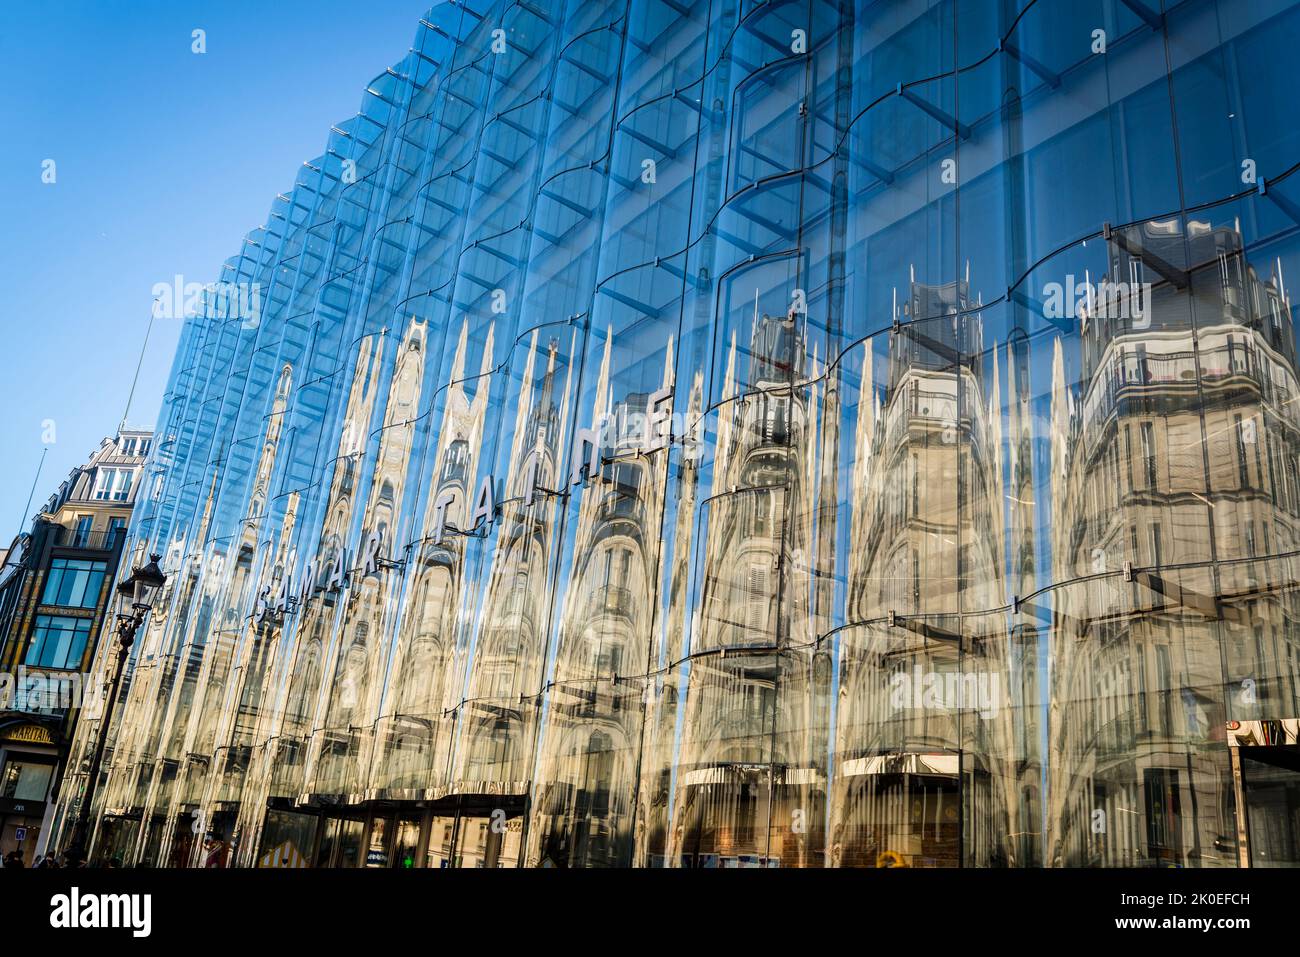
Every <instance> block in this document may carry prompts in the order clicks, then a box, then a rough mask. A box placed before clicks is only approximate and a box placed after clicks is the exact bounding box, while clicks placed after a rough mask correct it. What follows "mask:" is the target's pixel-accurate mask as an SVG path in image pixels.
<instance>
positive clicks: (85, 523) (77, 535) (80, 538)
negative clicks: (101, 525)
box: [72, 515, 95, 548]
mask: <svg viewBox="0 0 1300 957" xmlns="http://www.w3.org/2000/svg"><path fill="white" fill-rule="evenodd" d="M94 527H95V516H93V515H78V516H77V527H76V529H75V531H74V532H73V533H72V544H73V545H74V546H77V547H78V548H80V547H83V546H85V545H86V544H87V543H89V542H90V530H91V529H92V528H94Z"/></svg>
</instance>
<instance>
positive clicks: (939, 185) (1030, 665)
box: [64, 0, 1300, 868]
mask: <svg viewBox="0 0 1300 957" xmlns="http://www.w3.org/2000/svg"><path fill="white" fill-rule="evenodd" d="M552 6H553V7H554V9H553V10H546V11H542V10H537V9H534V8H533V7H531V6H529V7H523V6H519V5H515V4H494V3H490V2H487V0H470V2H462V3H457V4H450V3H447V4H439V5H437V6H435V7H434V8H433V10H431V11H430V13H429V14H428V16H427V17H426V20H425V22H424V23H423V24H422V25H421V27H420V30H419V33H418V35H417V37H416V43H415V45H414V49H413V52H412V54H411V55H410V56H409V57H408V58H407V59H405V60H404V61H402V63H400V64H398V65H397V66H396V67H395V68H394V69H393V70H390V71H386V72H385V73H383V74H382V75H381V76H379V77H378V78H377V79H376V80H375V82H374V83H372V84H371V86H370V87H369V88H368V89H367V91H366V93H365V95H364V98H363V102H362V106H361V110H360V112H359V113H358V114H357V116H356V117H354V118H353V119H352V120H350V121H348V122H346V123H343V124H341V125H340V126H339V127H337V128H336V129H335V130H334V131H333V132H332V133H331V139H330V142H329V149H328V150H327V151H326V153H325V154H323V155H322V156H321V157H320V158H319V159H318V160H317V161H314V162H313V163H310V164H307V165H306V166H305V167H303V169H302V170H301V171H300V172H299V176H298V180H297V182H296V184H295V186H294V189H293V190H292V191H291V192H289V193H286V194H284V195H282V196H280V197H279V198H278V199H277V201H276V204H275V205H274V207H273V209H272V213H271V216H270V217H268V225H267V226H266V227H264V228H262V229H261V230H258V231H257V232H256V233H255V234H254V235H253V236H252V237H250V242H249V243H247V244H245V248H244V251H243V252H241V254H240V256H238V257H236V258H234V259H232V260H230V261H229V263H228V264H227V266H226V269H225V271H224V272H223V278H224V279H226V280H228V281H229V284H230V285H232V286H236V287H237V283H240V282H262V283H264V284H265V285H266V287H267V288H266V292H265V293H264V295H263V296H262V302H263V303H264V304H265V307H264V311H263V314H262V315H261V316H260V317H259V321H258V322H257V323H253V324H249V323H246V322H241V321H238V320H231V319H226V318H206V317H205V318H196V319H193V320H190V321H189V322H187V324H186V327H185V329H184V331H183V334H182V338H181V343H180V346H179V348H178V352H177V356H176V360H175V364H174V367H173V372H172V379H171V382H170V385H169V389H168V392H167V395H166V399H165V402H164V407H163V410H162V413H161V417H160V427H159V433H158V434H159V436H160V439H159V441H158V442H157V443H156V445H155V450H154V454H153V458H152V459H151V462H150V467H151V469H152V470H153V473H154V477H153V478H152V479H151V480H150V481H151V483H153V484H152V486H151V487H154V488H156V489H157V493H156V494H155V495H153V496H152V497H151V498H150V499H149V500H148V501H147V502H144V503H142V504H141V505H140V506H138V507H137V510H136V513H135V517H134V518H133V523H132V526H131V528H130V532H129V545H130V546H131V548H132V549H134V552H133V554H134V553H136V552H142V551H148V550H152V551H158V552H160V553H162V554H163V555H164V556H165V559H164V560H165V563H166V570H167V573H168V576H169V578H168V585H167V589H166V594H165V595H164V597H163V600H162V601H160V603H159V606H158V608H159V610H158V611H156V612H155V615H154V617H153V619H152V620H151V621H150V623H149V625H148V627H147V629H146V630H144V632H143V633H142V637H141V638H140V640H139V641H138V642H137V649H136V652H135V655H136V657H135V658H134V659H133V661H132V666H131V672H130V687H129V690H128V691H127V692H126V693H125V695H124V698H123V705H122V712H121V721H120V725H119V726H118V727H116V728H114V729H113V731H112V734H111V735H110V741H111V754H110V756H109V759H108V760H107V761H106V763H105V771H104V773H105V779H104V781H103V782H102V784H101V786H100V788H99V789H98V790H97V795H98V800H100V801H101V802H102V806H101V807H97V808H96V809H95V817H96V819H97V820H99V821H100V822H101V823H100V826H99V830H98V838H97V841H98V843H97V845H96V846H97V848H98V850H97V851H96V853H97V854H100V855H103V854H107V853H113V854H120V855H121V856H122V857H123V859H124V861H126V862H132V861H135V860H141V859H145V858H148V859H151V860H153V861H174V862H182V863H184V864H185V865H186V866H199V865H200V864H201V863H202V862H205V861H207V862H215V864H214V866H234V867H247V866H313V867H373V868H387V867H398V868H406V867H411V868H419V867H433V868H442V867H556V868H565V867H629V866H634V867H666V868H786V867H890V868H892V867H1152V868H1156V867H1207V868H1208V867H1243V866H1292V865H1293V864H1294V863H1295V862H1296V833H1297V828H1296V807H1297V803H1296V800H1297V799H1296V785H1295V778H1294V771H1295V767H1294V752H1293V751H1292V750H1290V749H1291V748H1293V747H1294V746H1295V744H1294V742H1292V741H1289V740H1285V741H1284V740H1274V739H1275V738H1277V737H1278V734H1283V732H1277V733H1276V734H1275V733H1274V732H1273V731H1271V730H1269V729H1270V728H1272V727H1273V724H1272V722H1276V721H1281V722H1282V725H1281V726H1282V727H1284V728H1289V727H1290V725H1288V724H1287V723H1286V722H1287V721H1289V720H1291V718H1292V716H1294V715H1296V714H1300V624H1298V622H1300V602H1298V600H1297V599H1298V598H1300V362H1298V359H1297V340H1296V325H1295V322H1294V312H1293V306H1292V303H1291V299H1290V295H1291V289H1290V286H1289V285H1288V282H1290V281H1292V280H1293V279H1294V277H1296V276H1300V238H1298V236H1300V234H1298V233H1297V225H1298V224H1300V175H1297V174H1296V170H1297V164H1298V163H1300V155H1297V152H1296V141H1295V137H1294V129H1293V127H1294V124H1293V123H1291V122H1290V121H1289V115H1290V113H1289V108H1290V105H1291V103H1292V102H1293V101H1294V100H1295V93H1296V92H1297V90H1296V87H1297V84H1298V83H1300V81H1298V80H1297V77H1296V72H1295V70H1294V68H1293V65H1292V60H1293V57H1292V56H1291V53H1290V46H1289V39H1288V38H1290V37H1294V36H1297V35H1300V4H1294V3H1279V4H1272V5H1267V6H1266V5H1259V4H1237V3H1229V2H1227V0H1223V2H1216V0H1189V2H1186V3H1180V4H1176V5H1170V6H1168V8H1167V9H1166V10H1165V12H1164V14H1163V15H1162V16H1161V17H1159V18H1158V22H1157V23H1155V24H1153V23H1151V22H1148V21H1146V20H1144V19H1143V18H1142V17H1141V16H1139V15H1138V14H1137V13H1135V12H1134V9H1135V8H1133V7H1131V6H1129V5H1125V4H1113V3H1103V2H1095V3H1094V2H1066V0H1029V2H1026V3H1023V4H1020V5H1019V6H1018V7H1017V8H1016V9H1015V10H1014V11H1012V10H1011V9H1009V8H1008V9H1003V7H1001V6H999V5H996V4H990V5H970V4H958V3H955V2H950V0H944V2H938V3H935V2H919V0H918V2H910V0H905V2H898V3H895V2H890V3H879V2H855V3H837V4H828V3H822V2H794V3H762V4H750V3H730V2H711V3H699V4H691V5H685V6H684V5H682V4H667V3H664V2H663V0H630V2H626V0H624V2H596V3H592V2H582V3H579V2H569V3H560V4H555V5H552ZM498 27H500V28H502V29H504V30H505V31H506V35H507V36H508V37H509V38H511V39H510V42H509V43H508V44H507V49H506V50H505V51H503V52H500V53H493V54H490V55H488V54H485V53H484V51H485V50H490V48H491V42H492V33H491V31H492V30H493V29H496V28H498ZM1097 30H1101V31H1102V32H1103V33H1104V34H1105V38H1106V42H1105V43H1102V44H1101V45H1100V48H1097V39H1096V37H1095V32H1096V31H1097ZM795 31H802V32H803V34H804V36H805V37H806V39H807V41H808V46H807V48H806V49H800V50H797V51H796V50H793V49H791V48H790V47H789V46H788V45H787V44H786V43H784V41H783V38H784V37H788V36H791V35H792V32H795ZM1247 64H1249V66H1248V67H1247V66H1246V65H1247ZM1246 158H1249V160H1250V161H1251V164H1252V165H1251V166H1250V167H1248V168H1249V169H1251V170H1253V171H1254V172H1253V173H1252V175H1253V176H1254V177H1255V178H1254V179H1252V180H1250V181H1249V182H1247V181H1246V180H1243V179H1242V178H1241V177H1242V175H1243V168H1244V167H1243V161H1244V159H1246ZM344 160H347V161H349V162H351V163H354V164H355V166H356V169H357V170H358V171H359V174H360V175H359V178H357V179H356V180H350V179H345V178H344V177H343V176H342V175H341V174H342V169H343V166H342V163H343V161H344ZM220 295H221V290H220V289H218V290H216V291H214V293H213V296H216V297H218V298H219V297H220ZM214 305H220V303H216V304H214ZM212 315H213V316H222V317H224V316H225V315H226V313H225V312H223V311H222V310H221V309H219V308H214V309H213V310H212ZM1256 725H1259V728H1258V729H1256V732H1254V736H1253V737H1249V740H1247V737H1243V734H1242V733H1241V729H1242V728H1247V727H1251V728H1254V727H1255V726H1256ZM1261 729H1262V730H1261ZM93 732H94V724H93V722H91V723H89V724H88V725H87V726H86V727H84V728H83V729H82V732H81V733H82V738H81V739H80V742H79V744H78V747H79V748H80V749H81V750H82V752H83V753H84V749H85V747H86V742H87V741H89V740H90V739H91V738H90V735H92V734H93ZM1285 733H1286V734H1290V733H1291V732H1289V731H1287V732H1285ZM1261 735H1262V736H1263V737H1261ZM1283 736H1285V735H1283ZM75 766H76V762H74V767H75ZM77 793H79V782H78V779H77V778H76V776H75V774H73V775H70V783H69V786H68V794H70V795H75V794H77ZM196 815H197V816H196ZM68 816H69V815H68V814H67V813H66V811H65V813H64V819H67V818H68ZM196 820H200V821H202V822H203V829H202V832H203V833H202V836H201V838H199V836H198V835H197V834H196V832H195V831H194V829H193V822H194V821H196ZM138 822H146V823H145V825H144V826H141V825H140V824H139V823H138ZM187 835H188V836H187Z"/></svg>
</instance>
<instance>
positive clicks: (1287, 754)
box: [1241, 745, 1300, 867]
mask: <svg viewBox="0 0 1300 957" xmlns="http://www.w3.org/2000/svg"><path fill="white" fill-rule="evenodd" d="M1241 772H1242V784H1243V787H1244V790H1245V794H1246V826H1247V831H1248V834H1249V840H1250V866H1251V867H1298V866H1300V746H1295V745H1290V746H1273V747H1262V748H1242V749H1241Z"/></svg>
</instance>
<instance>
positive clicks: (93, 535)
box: [54, 526, 126, 552]
mask: <svg viewBox="0 0 1300 957" xmlns="http://www.w3.org/2000/svg"><path fill="white" fill-rule="evenodd" d="M119 535H126V529H125V528H114V529H105V530H102V531H98V532H93V531H87V530H83V529H78V528H68V527H66V526H63V527H60V529H59V534H58V537H57V538H56V539H55V542H54V544H56V545H61V546H63V547H64V548H86V549H90V550H91V551H101V552H107V551H111V550H112V549H113V548H114V546H115V545H116V544H117V536H119Z"/></svg>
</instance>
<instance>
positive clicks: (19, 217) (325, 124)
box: [0, 0, 430, 547]
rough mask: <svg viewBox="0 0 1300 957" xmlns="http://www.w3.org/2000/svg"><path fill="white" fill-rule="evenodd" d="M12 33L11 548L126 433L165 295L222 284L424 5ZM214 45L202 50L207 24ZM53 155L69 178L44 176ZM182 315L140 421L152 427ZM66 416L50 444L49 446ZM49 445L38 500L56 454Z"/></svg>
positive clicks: (34, 16) (155, 16) (7, 219)
mask: <svg viewBox="0 0 1300 957" xmlns="http://www.w3.org/2000/svg"><path fill="white" fill-rule="evenodd" d="M5 6H6V10H5V25H4V29H3V30H2V31H0V122H2V123H3V134H0V142H2V143H3V146H2V147H0V223H3V229H0V257H2V258H0V261H2V262H3V263H4V267H3V269H2V270H0V277H3V286H4V289H3V295H0V331H2V334H0V388H3V395H4V396H5V404H6V406H7V409H6V411H5V414H4V415H0V442H2V443H3V448H4V449H5V452H6V454H5V455H4V457H3V461H4V462H5V464H6V467H5V468H4V469H3V470H0V547H3V546H4V545H7V544H8V542H9V539H10V538H11V537H12V536H13V535H14V534H16V533H17V532H18V531H19V530H20V528H21V527H25V525H26V523H27V522H28V521H29V520H30V516H31V513H32V512H33V511H35V509H36V508H37V507H39V505H40V503H42V502H43V501H44V500H45V499H46V498H48V497H49V495H50V494H51V493H52V492H53V491H54V489H55V488H56V487H57V486H58V484H59V482H61V481H62V480H63V479H64V478H65V477H66V476H67V473H68V471H69V470H70V469H71V468H73V467H74V466H76V465H78V464H80V463H81V462H82V461H84V460H85V458H86V456H87V455H88V454H89V453H90V452H91V451H92V450H93V449H95V448H96V447H98V445H99V441H100V439H101V438H103V437H104V436H105V435H109V434H112V433H113V431H114V430H115V429H116V427H117V424H118V422H119V420H120V419H121V417H122V413H123V410H124V409H125V407H126V400H127V393H128V391H129V390H130V386H131V379H132V377H133V376H134V374H135V369H136V362H137V360H138V359H139V358H140V348H141V345H142V343H143V341H144V336H145V330H146V327H147V326H148V323H149V315H150V310H151V306H152V294H151V290H152V287H153V285H154V284H155V283H158V282H166V283H171V282H172V280H173V277H174V276H175V275H176V274H178V273H179V274H181V275H183V276H184V277H185V281H186V282H201V283H206V282H211V281H213V280H215V279H217V278H218V276H219V269H220V266H221V263H222V262H223V261H224V260H225V259H226V258H227V257H229V256H231V255H233V254H234V253H236V252H237V251H238V249H239V245H240V240H241V239H242V237H243V235H244V233H245V232H247V231H248V230H249V229H251V228H253V227H254V226H257V225H260V224H261V223H262V222H263V221H264V219H265V217H266V213H267V212H268V210H269V209H270V206H271V200H272V199H273V198H274V197H275V195H276V193H278V192H282V191H287V190H288V189H289V187H291V186H292V185H293V180H294V176H295V175H296V173H297V168H298V166H299V165H300V164H301V163H302V162H303V161H304V160H307V159H311V158H312V157H314V156H317V155H319V153H320V152H321V151H322V149H323V147H324V145H325V140H326V134H327V133H328V131H329V127H330V125H331V124H334V123H336V122H338V121H339V120H341V119H345V118H346V117H348V116H351V115H352V114H353V113H355V112H356V109H357V107H358V105H359V104H360V103H361V91H362V90H363V89H364V87H365V85H366V84H367V83H368V82H369V81H370V80H371V79H372V78H373V77H374V76H376V75H377V74H379V73H381V72H383V70H384V69H385V68H386V67H388V66H389V65H391V64H393V63H395V62H397V61H398V60H399V59H401V58H402V57H403V56H404V55H405V54H406V51H407V50H408V49H409V48H410V45H411V40H412V39H413V38H414V37H415V29H416V25H417V23H418V21H419V18H420V17H421V16H423V15H424V13H425V11H426V10H427V9H428V7H429V6H430V3H429V2H427V0H374V2H369V3H361V4H358V3H355V2H350V0H310V2H308V0H275V2H273V3H267V2H255V0H221V2H201V0H135V2H130V3H127V2H111V0H99V2H90V0H62V2H58V3H52V2H46V0H23V2H11V3H7V4H6V5H5ZM195 29H202V30H204V31H205V34H206V37H205V39H206V46H207V50H206V52H205V53H203V54H196V53H194V52H192V50H191V45H192V43H193V40H192V38H191V37H192V31H194V30H195ZM47 159H52V160H54V161H55V166H54V172H55V182H53V183H51V184H46V183H43V182H42V169H43V163H44V161H45V160H47ZM178 332H179V321H178V320H166V319H159V320H157V321H155V322H154V325H153V331H152V333H151V334H150V339H149V346H148V350H147V352H146V354H145V357H144V367H143V369H142V371H141V373H140V381H139V385H138V386H137V387H136V392H135V398H134V401H133V402H132V405H131V413H130V417H129V422H130V423H131V424H132V425H137V426H152V425H154V424H155V421H156V419H157V416H158V407H159V403H160V400H161V396H162V390H163V387H164V386H165V384H166V380H167V374H168V372H169V371H170V368H171V361H172V353H173V352H174V350H175V347H176V338H177V333H178ZM45 420H53V423H54V439H55V440H54V442H52V443H46V442H44V441H43V438H44V437H45V436H44V434H43V433H44V428H43V425H42V423H43V422H44V421H45ZM47 446H48V448H49V454H48V455H47V456H46V460H45V465H44V469H43V471H42V473H41V478H40V482H39V484H38V485H37V487H36V495H35V497H34V498H33V500H32V509H30V510H28V512H27V513H26V514H24V510H23V506H24V504H25V503H26V501H27V495H28V493H29V491H30V490H31V486H32V479H33V476H34V475H35V473H36V467H37V463H38V461H39V460H40V457H41V449H42V448H45V447H47Z"/></svg>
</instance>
